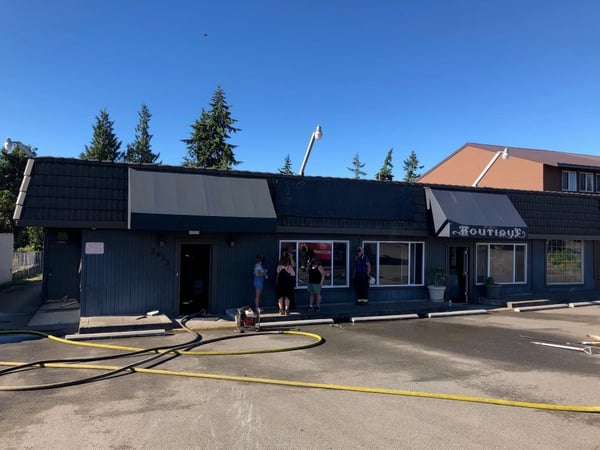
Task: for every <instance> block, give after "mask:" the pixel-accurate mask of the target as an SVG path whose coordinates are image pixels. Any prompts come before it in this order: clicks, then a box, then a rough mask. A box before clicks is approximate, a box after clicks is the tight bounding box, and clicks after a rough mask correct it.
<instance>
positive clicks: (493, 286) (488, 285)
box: [485, 277, 501, 298]
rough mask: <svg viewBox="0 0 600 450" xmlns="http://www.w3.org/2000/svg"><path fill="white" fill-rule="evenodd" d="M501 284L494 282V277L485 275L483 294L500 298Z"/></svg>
mask: <svg viewBox="0 0 600 450" xmlns="http://www.w3.org/2000/svg"><path fill="white" fill-rule="evenodd" d="M500 288H501V286H500V285H499V284H497V283H496V280H494V277H487V278H486V279H485V296H486V298H500Z"/></svg>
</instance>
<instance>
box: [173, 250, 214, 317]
mask: <svg viewBox="0 0 600 450" xmlns="http://www.w3.org/2000/svg"><path fill="white" fill-rule="evenodd" d="M180 269H181V270H180V272H179V273H180V274H181V276H180V277H179V313H180V314H193V313H198V312H201V311H208V309H209V301H208V293H209V289H208V288H209V286H208V283H209V281H210V245H207V244H182V245H181V261H180Z"/></svg>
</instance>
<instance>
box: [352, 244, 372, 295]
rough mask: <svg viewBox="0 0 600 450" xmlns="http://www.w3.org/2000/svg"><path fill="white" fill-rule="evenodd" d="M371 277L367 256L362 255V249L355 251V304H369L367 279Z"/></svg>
mask: <svg viewBox="0 0 600 450" xmlns="http://www.w3.org/2000/svg"><path fill="white" fill-rule="evenodd" d="M370 276H371V262H370V261H369V258H368V257H367V255H365V254H364V253H363V249H362V247H358V248H357V249H356V256H355V258H354V275H353V277H352V278H353V283H354V292H355V293H356V303H357V304H358V305H366V304H367V303H369V277H370Z"/></svg>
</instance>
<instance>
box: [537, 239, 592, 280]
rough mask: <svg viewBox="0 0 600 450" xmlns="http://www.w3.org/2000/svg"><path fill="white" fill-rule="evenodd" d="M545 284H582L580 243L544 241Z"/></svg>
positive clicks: (581, 249) (557, 240)
mask: <svg viewBox="0 0 600 450" xmlns="http://www.w3.org/2000/svg"><path fill="white" fill-rule="evenodd" d="M546 283H548V284H565V283H583V242H582V241H574V240H573V241H572V240H562V239H553V240H549V241H546Z"/></svg>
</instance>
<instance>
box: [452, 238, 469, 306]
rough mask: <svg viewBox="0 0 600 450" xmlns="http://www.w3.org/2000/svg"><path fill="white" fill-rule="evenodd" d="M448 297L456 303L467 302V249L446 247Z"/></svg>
mask: <svg viewBox="0 0 600 450" xmlns="http://www.w3.org/2000/svg"><path fill="white" fill-rule="evenodd" d="M448 269H449V272H448V276H449V279H448V291H449V292H448V295H449V297H450V300H452V301H453V302H457V303H468V302H469V247H463V246H454V245H451V246H449V247H448Z"/></svg>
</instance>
